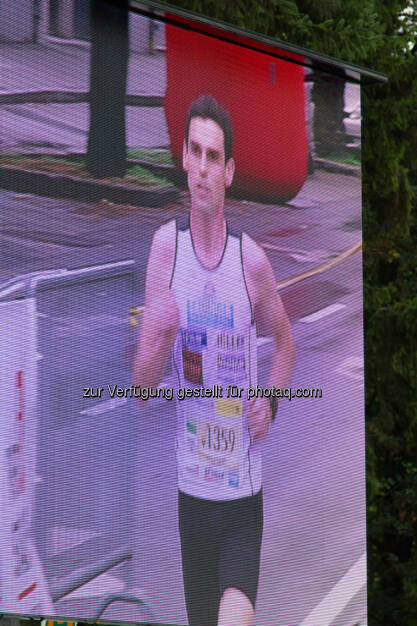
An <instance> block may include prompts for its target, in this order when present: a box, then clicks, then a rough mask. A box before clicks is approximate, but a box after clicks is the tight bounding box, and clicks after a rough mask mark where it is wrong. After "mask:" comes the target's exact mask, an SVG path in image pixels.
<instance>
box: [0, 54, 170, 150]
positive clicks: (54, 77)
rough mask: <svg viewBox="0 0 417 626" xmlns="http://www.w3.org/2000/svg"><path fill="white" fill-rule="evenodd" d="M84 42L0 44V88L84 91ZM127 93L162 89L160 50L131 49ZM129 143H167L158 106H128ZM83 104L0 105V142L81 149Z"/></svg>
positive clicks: (84, 123) (85, 128) (87, 68)
mask: <svg viewBox="0 0 417 626" xmlns="http://www.w3.org/2000/svg"><path fill="white" fill-rule="evenodd" d="M89 64H90V60H89V46H88V45H86V46H74V45H69V44H61V43H60V44H52V43H50V44H47V45H39V44H0V94H1V93H2V92H3V93H8V92H21V91H23V92H28V91H36V90H70V91H88V89H89V72H90V65H89ZM127 93H128V94H143V95H159V96H162V95H164V93H165V55H164V54H163V53H158V54H156V55H149V54H140V53H137V52H131V53H130V56H129V66H128V81H127ZM126 118H127V123H126V127H127V144H128V146H129V147H131V148H135V147H149V146H166V145H168V143H169V141H168V133H167V128H166V123H165V116H164V113H163V110H162V109H161V108H139V107H130V106H129V107H127V113H126ZM87 131H88V105H87V104H83V103H81V104H19V105H2V106H1V107H0V148H1V149H2V150H11V149H12V150H20V151H28V152H32V151H39V152H48V151H50V152H63V153H65V152H84V151H85V150H86V145H87Z"/></svg>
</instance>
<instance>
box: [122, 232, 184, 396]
mask: <svg viewBox="0 0 417 626" xmlns="http://www.w3.org/2000/svg"><path fill="white" fill-rule="evenodd" d="M174 254H175V222H173V221H171V222H168V223H167V224H165V225H163V226H161V228H159V230H158V231H157V232H156V233H155V235H154V238H153V241H152V246H151V251H150V254H149V260H148V267H147V271H146V284H145V310H144V313H143V318H142V321H141V326H140V332H139V342H138V349H137V352H136V357H135V363H134V373H133V378H134V384H135V385H140V386H141V387H156V386H157V385H158V384H159V383H160V382H161V379H162V376H163V374H164V370H165V366H166V363H167V360H168V356H169V354H170V351H171V349H172V346H173V344H174V341H175V337H176V334H177V331H178V325H179V317H178V308H177V304H176V301H175V296H174V293H173V292H172V291H171V290H170V289H169V282H170V279H171V273H172V267H173V263H174Z"/></svg>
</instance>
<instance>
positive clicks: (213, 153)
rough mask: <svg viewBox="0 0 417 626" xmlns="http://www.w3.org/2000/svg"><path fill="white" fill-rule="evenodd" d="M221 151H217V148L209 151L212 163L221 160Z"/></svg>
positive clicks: (208, 157) (208, 155) (208, 156)
mask: <svg viewBox="0 0 417 626" xmlns="http://www.w3.org/2000/svg"><path fill="white" fill-rule="evenodd" d="M219 157H220V155H219V153H218V152H217V150H209V151H208V152H207V159H208V160H209V161H211V162H212V163H216V162H217V161H218V160H219Z"/></svg>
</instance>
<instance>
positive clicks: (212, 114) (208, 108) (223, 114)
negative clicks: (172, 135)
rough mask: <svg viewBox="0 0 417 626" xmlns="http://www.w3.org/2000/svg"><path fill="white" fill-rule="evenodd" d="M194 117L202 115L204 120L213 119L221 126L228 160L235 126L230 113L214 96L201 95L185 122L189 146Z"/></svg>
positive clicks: (192, 105)
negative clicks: (233, 126)
mask: <svg viewBox="0 0 417 626" xmlns="http://www.w3.org/2000/svg"><path fill="white" fill-rule="evenodd" d="M193 117H202V118H203V119H204V120H207V119H209V120H213V122H216V124H218V125H219V126H220V128H221V129H222V131H223V137H224V156H225V160H226V162H227V161H228V160H229V159H230V157H231V156H232V151H233V128H232V120H231V119H230V115H229V113H228V112H227V111H226V109H225V108H223V107H222V105H221V104H220V103H219V102H218V101H217V100H216V99H215V98H213V96H210V95H204V96H200V97H199V98H197V99H196V100H194V101H193V102H192V103H191V106H190V108H189V109H188V113H187V120H186V124H185V143H186V145H187V147H188V135H189V132H190V124H191V120H192V119H193Z"/></svg>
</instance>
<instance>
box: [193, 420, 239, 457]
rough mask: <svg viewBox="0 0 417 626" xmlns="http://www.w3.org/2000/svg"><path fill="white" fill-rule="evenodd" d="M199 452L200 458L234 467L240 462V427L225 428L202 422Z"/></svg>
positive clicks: (200, 424) (200, 425)
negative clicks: (214, 459) (203, 457)
mask: <svg viewBox="0 0 417 626" xmlns="http://www.w3.org/2000/svg"><path fill="white" fill-rule="evenodd" d="M198 434H199V436H198V451H199V454H200V456H210V457H214V458H217V460H218V461H219V462H222V464H223V463H224V464H225V465H228V466H232V465H235V463H236V462H237V461H238V447H239V446H238V439H239V433H238V427H237V426H234V427H231V426H223V425H221V424H216V423H213V422H204V421H202V422H200V423H199V433H198Z"/></svg>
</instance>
